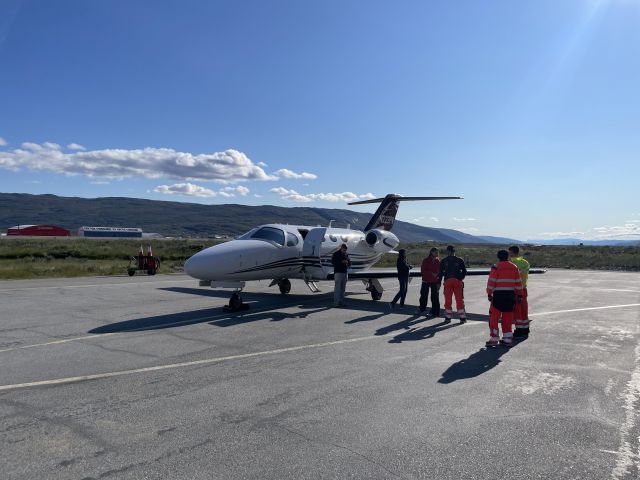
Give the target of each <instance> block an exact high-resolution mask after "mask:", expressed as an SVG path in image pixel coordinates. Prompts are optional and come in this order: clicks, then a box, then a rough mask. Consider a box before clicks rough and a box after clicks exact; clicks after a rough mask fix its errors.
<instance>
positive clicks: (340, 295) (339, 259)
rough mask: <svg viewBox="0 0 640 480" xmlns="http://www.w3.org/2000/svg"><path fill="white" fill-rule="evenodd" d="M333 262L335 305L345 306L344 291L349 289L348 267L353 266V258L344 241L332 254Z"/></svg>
mask: <svg viewBox="0 0 640 480" xmlns="http://www.w3.org/2000/svg"><path fill="white" fill-rule="evenodd" d="M331 263H332V264H333V278H334V282H335V283H334V289H333V306H334V307H344V293H345V290H346V289H347V278H348V274H347V269H348V268H349V267H350V266H351V260H350V259H349V255H347V244H346V243H343V244H342V245H341V246H340V248H339V249H338V250H336V251H335V252H334V253H333V255H332V256H331Z"/></svg>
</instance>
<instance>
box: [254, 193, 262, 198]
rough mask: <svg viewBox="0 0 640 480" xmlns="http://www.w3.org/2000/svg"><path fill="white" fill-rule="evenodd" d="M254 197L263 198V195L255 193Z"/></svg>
mask: <svg viewBox="0 0 640 480" xmlns="http://www.w3.org/2000/svg"><path fill="white" fill-rule="evenodd" d="M253 196H254V197H256V198H262V195H258V194H257V193H254V194H253Z"/></svg>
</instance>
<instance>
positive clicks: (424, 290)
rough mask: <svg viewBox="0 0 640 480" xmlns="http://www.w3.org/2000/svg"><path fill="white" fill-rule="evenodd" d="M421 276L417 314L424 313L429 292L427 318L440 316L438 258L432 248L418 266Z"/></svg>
mask: <svg viewBox="0 0 640 480" xmlns="http://www.w3.org/2000/svg"><path fill="white" fill-rule="evenodd" d="M420 273H421V274H422V285H421V286H420V308H418V313H419V314H420V313H424V312H425V311H426V309H427V303H429V292H431V311H430V312H429V314H428V316H429V317H439V316H440V258H438V249H437V248H436V247H433V248H432V249H431V250H430V251H429V256H428V257H425V258H424V260H422V265H421V266H420Z"/></svg>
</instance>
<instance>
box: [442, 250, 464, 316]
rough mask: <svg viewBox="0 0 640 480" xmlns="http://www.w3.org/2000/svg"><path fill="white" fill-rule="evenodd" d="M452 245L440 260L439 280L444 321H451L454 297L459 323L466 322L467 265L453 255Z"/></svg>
mask: <svg viewBox="0 0 640 480" xmlns="http://www.w3.org/2000/svg"><path fill="white" fill-rule="evenodd" d="M455 252H456V249H455V248H453V245H449V246H448V247H447V257H446V258H445V259H444V260H442V261H441V262H440V280H441V281H444V323H450V322H451V316H452V315H453V306H452V297H453V296H455V297H456V309H457V313H458V316H459V318H460V323H466V321H467V313H466V311H465V309H464V282H463V280H464V277H466V276H467V267H465V265H464V261H463V260H462V259H461V258H460V257H456V255H455Z"/></svg>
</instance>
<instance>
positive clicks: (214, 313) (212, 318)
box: [88, 287, 488, 343]
mask: <svg viewBox="0 0 640 480" xmlns="http://www.w3.org/2000/svg"><path fill="white" fill-rule="evenodd" d="M160 290H165V291H169V292H176V293H183V294H190V295H200V296H205V297H214V298H228V297H229V296H230V295H231V294H230V293H229V291H221V290H209V289H204V288H185V287H168V288H161V289H160ZM357 294H360V293H357ZM357 294H356V295H357ZM348 295H349V292H348ZM242 296H243V300H244V301H245V302H247V303H249V304H255V305H258V308H256V309H255V310H247V311H242V312H223V311H222V308H221V307H222V305H219V306H216V307H212V308H208V309H204V310H196V311H190V312H179V313H173V314H167V315H157V316H153V317H145V318H138V319H133V320H125V321H122V322H117V323H112V324H108V325H102V326H100V327H97V328H94V329H92V330H89V332H88V333H91V334H105V333H116V332H135V331H145V330H160V329H164V328H175V327H183V326H188V325H194V324H198V323H209V324H210V325H213V326H217V327H231V326H234V325H242V324H246V323H249V322H255V321H260V320H269V321H272V322H280V321H284V320H290V319H297V318H306V317H307V316H309V315H312V314H315V313H319V312H323V311H327V310H330V309H333V308H334V307H333V306H332V303H333V291H332V290H330V291H327V292H324V293H323V294H311V293H309V294H306V295H300V294H298V295H295V296H287V295H281V294H279V293H276V292H274V293H252V292H243V294H242ZM274 299H277V300H278V301H277V302H276V304H275V305H274V304H273V301H274ZM292 301H293V303H292ZM296 301H300V302H302V303H300V304H296V303H295V302H296ZM311 301H313V303H314V304H313V305H312V304H310V303H311ZM346 301H347V305H346V307H343V308H341V309H340V310H345V311H352V312H353V311H355V312H368V313H369V315H363V316H359V317H356V318H353V319H351V320H348V321H346V322H345V323H346V324H354V323H359V322H368V321H373V320H377V319H379V318H382V317H384V316H386V315H387V314H389V313H391V312H390V311H389V307H388V304H387V303H386V302H374V301H372V300H369V299H358V298H354V297H353V296H347V299H346ZM317 303H325V306H320V307H318V305H317ZM260 304H265V307H262V308H260V307H259V305H260ZM285 304H286V305H285ZM283 307H286V308H296V307H297V308H298V309H299V311H296V312H291V311H288V312H281V311H279V310H280V309H281V308H283ZM407 308H408V309H412V310H413V308H414V307H411V306H407ZM393 313H394V314H396V315H398V314H402V313H404V312H403V311H402V310H394V311H393ZM407 315H408V318H406V319H405V320H402V321H400V322H398V323H395V324H393V325H389V326H387V327H383V328H380V329H378V330H377V331H376V335H386V334H388V333H390V332H393V331H395V330H407V329H409V328H411V326H413V325H416V324H418V323H420V322H423V321H426V320H428V319H427V318H425V317H422V316H421V315H416V314H410V313H408V312H407ZM467 318H468V319H469V320H470V321H487V318H488V316H487V315H477V314H468V315H467ZM453 322H456V320H453ZM454 326H457V323H454V324H451V325H447V326H445V325H444V324H443V323H440V324H437V325H432V326H429V327H425V328H421V329H418V330H412V331H410V332H403V333H402V334H400V335H398V336H396V337H394V338H393V339H392V340H390V342H392V343H400V342H403V341H415V340H423V339H426V338H431V337H433V335H434V334H435V333H437V332H438V331H441V330H445V329H447V328H451V327H454Z"/></svg>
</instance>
